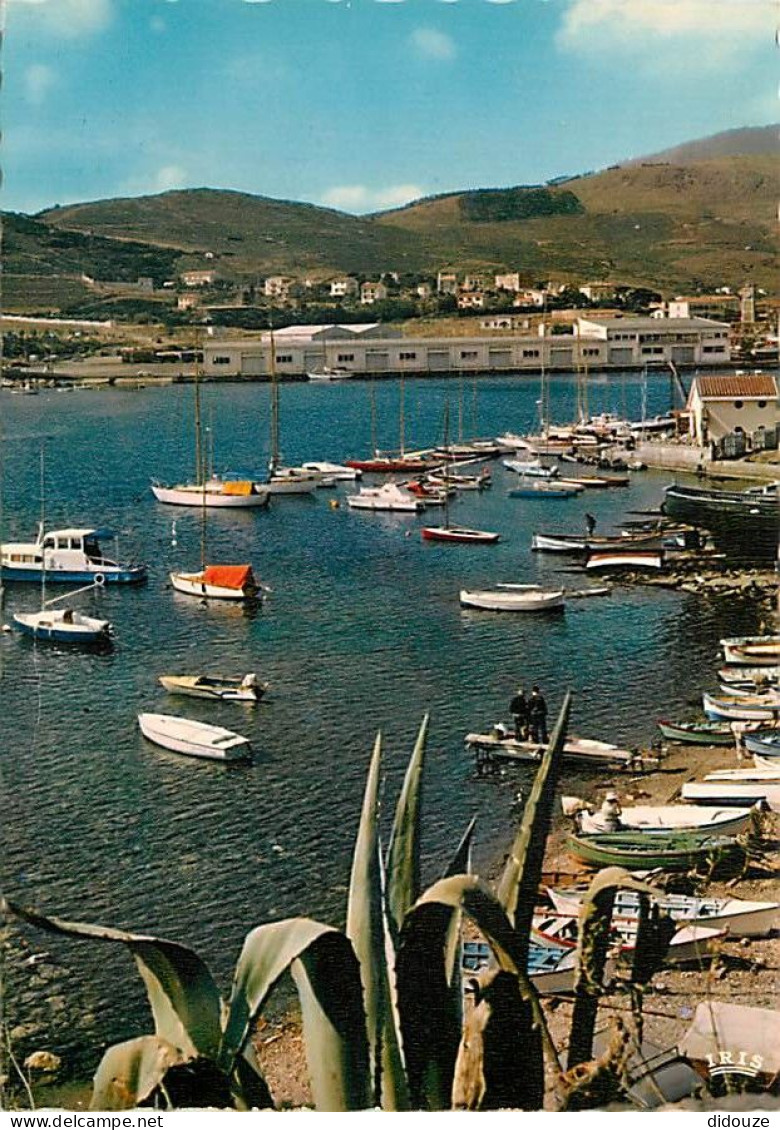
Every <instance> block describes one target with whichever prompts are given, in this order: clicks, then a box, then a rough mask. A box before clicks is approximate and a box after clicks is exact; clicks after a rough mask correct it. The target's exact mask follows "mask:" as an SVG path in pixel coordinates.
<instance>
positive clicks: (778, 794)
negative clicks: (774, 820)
mask: <svg viewBox="0 0 780 1130" xmlns="http://www.w3.org/2000/svg"><path fill="white" fill-rule="evenodd" d="M681 796H682V798H683V800H690V801H692V802H693V803H694V804H729V805H730V804H734V805H746V804H751V805H752V804H759V803H764V804H766V805H768V806H769V808H771V809H772V811H773V812H780V781H777V780H776V779H774V778H770V779H767V780H763V779H762V780H755V779H751V780H736V781H735V780H729V779H724V778H722V777H716V778H715V779H714V780H710V779H709V777H707V778H705V779H704V780H703V781H691V782H689V783H688V784H687V785H683V787H682V793H681Z"/></svg>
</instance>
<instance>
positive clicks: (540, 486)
mask: <svg viewBox="0 0 780 1130" xmlns="http://www.w3.org/2000/svg"><path fill="white" fill-rule="evenodd" d="M506 493H507V495H508V497H509V498H573V497H574V495H575V494H579V491H578V489H577V487H567V486H564V485H563V483H555V482H549V481H547V480H545V479H538V480H536V481H535V482H533V483H528V485H527V486H521V487H512V488H511V489H510V490H508V491H507V492H506Z"/></svg>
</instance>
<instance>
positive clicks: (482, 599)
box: [460, 586, 565, 612]
mask: <svg viewBox="0 0 780 1130" xmlns="http://www.w3.org/2000/svg"><path fill="white" fill-rule="evenodd" d="M564 601H565V593H564V591H563V589H539V588H536V587H534V588H526V587H525V586H518V587H517V588H514V587H510V586H506V587H501V588H495V589H476V590H470V589H461V590H460V603H461V606H462V607H463V608H479V609H482V610H484V611H488V612H553V611H557V610H558V609H562V608H563V606H564Z"/></svg>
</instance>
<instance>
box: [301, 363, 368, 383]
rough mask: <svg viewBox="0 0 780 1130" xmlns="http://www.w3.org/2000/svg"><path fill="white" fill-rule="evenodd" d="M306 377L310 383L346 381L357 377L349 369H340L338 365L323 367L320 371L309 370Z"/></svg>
mask: <svg viewBox="0 0 780 1130" xmlns="http://www.w3.org/2000/svg"><path fill="white" fill-rule="evenodd" d="M306 376H307V377H308V378H309V380H310V381H348V380H349V379H350V377H356V376H358V374H357V373H352V372H350V370H349V369H342V368H341V367H340V366H338V365H333V366H330V365H323V366H322V368H321V369H311V370H309V371H307V373H306Z"/></svg>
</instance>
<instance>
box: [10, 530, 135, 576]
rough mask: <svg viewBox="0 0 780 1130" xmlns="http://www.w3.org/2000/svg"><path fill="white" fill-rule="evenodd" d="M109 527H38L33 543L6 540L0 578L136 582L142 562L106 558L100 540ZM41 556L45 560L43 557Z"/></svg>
mask: <svg viewBox="0 0 780 1130" xmlns="http://www.w3.org/2000/svg"><path fill="white" fill-rule="evenodd" d="M111 536H112V535H111V531H110V530H96V529H91V528H90V529H65V530H51V531H50V532H48V533H44V531H43V527H42V526H41V527H40V528H39V530H38V537H37V538H36V540H35V541H34V542H6V543H5V544H4V545H2V546H0V560H1V561H2V579H3V580H4V581H32V582H34V583H35V584H41V579H42V575H43V574H44V572H45V574H46V583H47V584H68V585H70V584H99V585H100V584H126V585H128V584H129V585H132V584H140V583H141V582H142V581H145V580H146V566H145V565H131V564H122V563H120V562H118V561H114V560H112V559H111V558H110V557H106V556H105V555H104V553H103V550H102V549H101V546H100V539H101V538H103V539H105V538H108V537H111ZM44 558H45V559H44Z"/></svg>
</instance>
